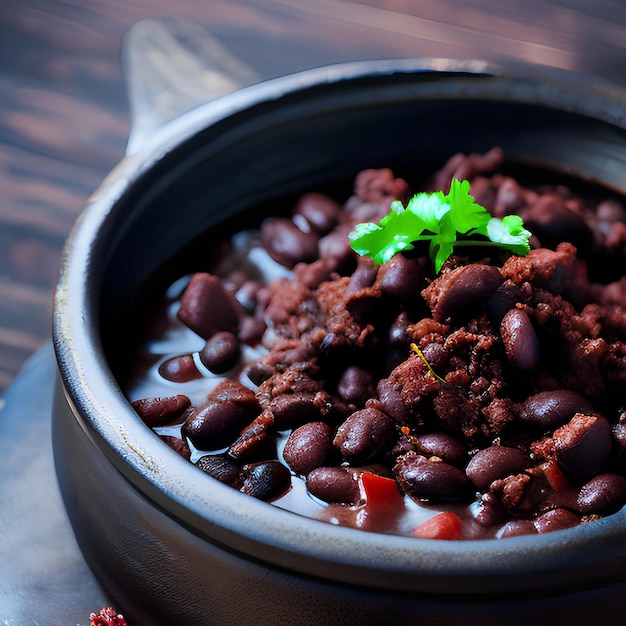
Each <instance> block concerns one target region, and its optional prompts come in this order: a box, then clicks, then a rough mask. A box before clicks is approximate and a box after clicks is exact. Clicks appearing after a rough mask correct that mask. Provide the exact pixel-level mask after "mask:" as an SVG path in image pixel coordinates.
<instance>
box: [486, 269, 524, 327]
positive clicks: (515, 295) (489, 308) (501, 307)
mask: <svg viewBox="0 0 626 626" xmlns="http://www.w3.org/2000/svg"><path fill="white" fill-rule="evenodd" d="M521 299H522V290H521V288H520V286H519V285H517V284H515V283H514V282H512V281H511V280H506V281H505V282H503V283H502V284H501V285H500V286H499V287H498V288H497V289H496V291H495V293H494V294H493V295H492V296H491V297H490V298H489V300H487V302H486V303H485V311H486V312H487V314H488V315H489V319H491V320H492V321H493V322H494V323H496V324H498V325H499V324H500V322H501V321H502V318H503V317H504V316H505V315H506V313H508V311H510V310H511V309H514V308H515V305H516V304H517V303H518V302H520V301H521Z"/></svg>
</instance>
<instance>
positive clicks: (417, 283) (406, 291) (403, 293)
mask: <svg viewBox="0 0 626 626" xmlns="http://www.w3.org/2000/svg"><path fill="white" fill-rule="evenodd" d="M423 276H424V270H423V267H422V265H421V262H420V261H419V260H418V259H409V258H407V257H405V256H404V255H403V254H396V255H395V256H393V257H392V258H391V260H389V261H387V262H386V263H383V265H381V266H380V269H379V270H378V275H377V277H376V285H377V287H378V288H379V289H380V290H381V291H382V292H383V293H384V294H385V295H387V296H391V297H392V298H399V299H406V298H410V297H412V296H415V295H417V294H418V293H419V290H420V289H421V287H422V283H423Z"/></svg>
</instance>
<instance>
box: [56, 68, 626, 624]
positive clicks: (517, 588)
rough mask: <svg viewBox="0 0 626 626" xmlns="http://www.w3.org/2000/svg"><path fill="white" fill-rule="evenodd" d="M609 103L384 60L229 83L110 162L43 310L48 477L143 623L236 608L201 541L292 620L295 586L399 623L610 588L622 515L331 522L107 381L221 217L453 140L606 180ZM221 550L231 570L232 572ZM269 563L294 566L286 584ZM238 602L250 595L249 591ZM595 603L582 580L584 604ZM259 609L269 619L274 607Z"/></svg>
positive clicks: (274, 206) (605, 183) (620, 546)
mask: <svg viewBox="0 0 626 626" xmlns="http://www.w3.org/2000/svg"><path fill="white" fill-rule="evenodd" d="M424 68H426V71H422V70H424ZM625 119H626V100H625V99H624V98H623V97H622V96H619V95H618V96H616V95H615V94H614V93H612V92H611V90H610V89H608V90H605V89H601V88H595V87H591V86H589V85H586V84H579V83H573V84H569V83H567V82H565V83H564V82H562V81H561V80H552V79H550V78H545V77H542V78H541V79H536V78H529V77H522V78H510V77H506V76H497V75H492V74H491V73H489V72H488V71H486V70H481V71H476V70H475V66H472V65H471V64H466V67H464V66H463V64H456V65H455V64H449V65H448V66H441V64H440V66H439V67H437V68H435V67H433V64H432V63H430V66H429V62H425V61H422V60H409V61H395V62H387V61H386V62H380V63H370V64H350V65H346V66H341V67H334V68H326V69H322V70H315V71H312V72H307V73H305V74H303V75H300V76H295V77H288V78H286V79H280V80H277V81H272V82H270V83H266V84H262V85H258V86H254V87H251V88H248V89H245V90H242V91H241V92H238V93H237V94H233V95H232V96H228V97H226V98H223V99H220V100H218V101H215V102H213V103H210V104H208V105H206V107H203V108H201V109H198V110H196V111H193V112H191V113H190V114H188V115H186V116H183V117H182V118H180V119H179V120H176V121H175V122H174V123H173V124H172V125H171V126H170V127H168V128H166V129H164V131H163V133H162V134H161V135H159V136H158V137H156V138H155V141H154V143H153V144H151V145H150V146H148V147H146V149H145V150H144V151H143V152H140V153H138V154H136V155H134V156H132V157H128V158H127V159H125V160H124V161H123V162H122V163H121V164H120V166H119V167H118V168H117V169H116V170H115V171H114V172H113V173H112V174H111V176H110V177H109V178H108V179H107V180H106V181H105V182H104V183H103V185H102V187H101V189H100V190H99V191H98V192H97V193H96V194H95V195H94V197H93V199H92V200H91V202H90V205H89V207H88V208H87V210H86V211H85V214H84V215H83V216H82V217H81V219H80V220H79V223H78V224H77V226H76V229H75V231H74V232H73V234H72V237H71V238H70V241H69V242H68V247H67V249H66V256H65V260H64V266H63V272H62V277H61V281H60V283H59V289H58V292H57V297H56V304H55V347H56V350H57V357H58V362H59V370H60V381H61V382H60V384H59V386H58V387H59V388H58V392H57V400H56V405H55V411H54V424H55V426H54V442H55V458H56V463H57V471H58V474H59V481H60V484H61V488H62V491H63V495H64V499H65V502H66V506H67V509H68V513H69V515H70V519H71V520H72V523H73V525H74V529H75V532H76V534H77V538H78V540H79V543H80V545H81V548H82V549H83V552H84V553H85V555H86V558H87V561H88V562H89V564H90V565H91V566H92V567H93V568H94V571H96V573H97V575H98V576H99V578H100V579H101V581H103V584H104V585H105V588H107V589H108V590H109V591H110V592H111V593H112V594H113V597H114V598H116V599H117V600H118V601H119V602H121V603H122V604H124V603H125V604H126V605H127V606H135V609H134V610H136V611H138V613H137V614H138V615H139V616H142V618H145V619H146V623H159V620H157V618H156V617H155V615H159V612H160V614H161V615H168V611H171V615H178V616H181V615H183V616H186V617H185V619H183V621H180V622H179V623H202V620H201V618H200V617H199V616H201V615H202V614H204V612H206V611H207V610H208V608H209V607H213V608H215V606H216V605H219V606H222V605H220V599H219V598H223V600H222V602H227V604H226V605H224V606H228V611H230V615H231V617H232V619H233V620H234V621H232V622H231V623H237V622H238V620H239V619H240V618H241V615H242V610H239V612H238V609H236V608H234V607H236V606H237V604H238V603H237V602H236V601H234V600H232V599H230V600H228V601H227V599H226V598H225V592H224V590H223V589H222V588H221V586H220V585H218V587H219V589H220V591H219V593H218V591H215V592H214V593H213V595H211V592H209V591H207V592H206V596H207V597H206V599H205V598H204V596H203V599H201V600H199V599H198V598H196V597H195V595H194V594H193V593H192V594H190V593H189V589H190V588H191V586H192V585H193V584H198V581H199V580H201V579H202V577H205V578H206V577H207V576H209V577H211V573H210V569H211V565H210V563H211V562H212V561H211V559H212V558H213V559H214V558H217V557H215V554H214V553H215V552H216V551H217V552H220V551H222V552H223V554H222V556H220V557H219V558H220V559H222V561H223V560H224V559H226V560H228V559H230V560H236V561H237V563H239V561H241V563H243V565H242V566H243V567H244V568H247V573H246V575H245V576H244V578H243V580H247V584H254V585H257V587H258V586H259V585H260V586H263V585H264V584H265V582H264V579H265V577H266V576H267V575H268V574H267V572H271V574H269V575H270V576H274V577H276V580H277V583H276V590H275V591H271V592H268V593H269V595H268V596H267V597H268V598H269V603H270V606H274V609H275V610H278V612H279V614H280V615H285V616H286V615H289V614H290V611H291V612H292V613H291V616H292V617H294V616H295V615H296V614H297V611H298V610H299V609H298V608H297V603H298V602H302V603H303V604H302V606H307V607H313V606H315V605H316V604H317V603H318V602H319V598H324V597H326V598H331V597H332V602H331V605H332V606H333V607H334V608H333V609H332V611H331V612H330V613H328V612H326V613H324V612H323V613H322V614H321V617H320V620H321V621H320V623H324V622H328V623H332V620H330V619H329V615H333V616H335V617H337V616H344V617H345V615H346V614H347V613H346V612H347V611H353V610H354V607H355V606H357V605H361V604H362V605H363V607H366V608H364V609H363V612H362V620H365V621H363V623H366V622H368V620H369V618H371V617H373V616H380V615H382V614H394V611H397V612H396V613H395V616H396V618H405V617H407V616H409V615H413V614H414V613H415V612H416V611H418V610H420V611H422V612H423V611H428V610H429V609H428V607H429V606H431V608H432V607H435V605H436V606H437V607H438V609H437V610H440V609H441V606H440V605H439V604H438V603H439V602H440V601H441V603H444V604H445V603H448V604H449V601H450V599H451V598H452V597H454V598H455V600H454V602H456V603H457V604H458V603H459V602H460V603H461V604H458V606H457V608H449V609H448V613H449V614H450V615H452V614H457V616H458V617H459V619H461V618H462V616H463V615H465V616H467V612H466V611H467V606H468V605H467V604H464V603H466V602H469V603H470V604H471V603H474V604H473V605H472V606H474V608H475V609H477V610H478V609H480V605H481V603H482V604H484V602H485V601H486V600H485V599H484V598H483V599H482V600H478V601H476V600H475V599H474V600H471V599H470V596H468V595H467V594H478V596H477V597H480V596H484V597H486V598H489V597H491V600H493V594H502V596H501V598H500V599H499V600H498V602H500V601H504V600H503V598H504V597H505V596H508V597H511V598H513V599H515V600H520V599H527V597H528V594H530V593H532V594H533V595H534V597H535V598H540V597H542V596H544V595H548V596H550V595H557V596H558V595H560V594H570V593H571V592H572V591H573V590H583V589H584V590H586V592H589V590H590V589H592V588H595V587H600V588H605V589H606V585H609V584H610V585H619V586H620V588H621V586H622V584H623V582H624V581H626V575H625V574H624V573H623V572H624V571H626V570H625V566H626V519H625V513H624V512H623V511H621V512H620V513H618V514H616V515H614V516H612V517H611V518H607V519H605V520H601V521H599V522H594V524H591V525H588V526H587V527H584V528H583V527H579V528H576V529H572V530H568V531H558V532H556V533H551V534H550V535H552V536H550V535H545V536H541V537H533V538H514V539H507V540H501V541H498V542H496V541H491V542H489V541H488V542H464V543H463V544H462V545H458V544H455V543H453V542H440V541H423V540H415V539H413V540H407V539H403V538H398V537H393V538H392V537H384V536H378V535H373V534H371V533H366V532H363V531H355V530H351V529H338V528H335V527H332V526H331V525H328V524H324V523H321V522H316V521H314V520H307V519H303V518H300V517H299V516H297V515H295V514H291V513H286V512H283V511H279V510H277V509H276V508H275V507H272V505H268V504H265V503H262V502H257V501H254V500H253V499H251V498H249V497H247V496H244V495H242V494H239V493H237V492H233V490H230V489H229V488H226V487H224V486H223V485H220V484H219V483H217V482H216V481H213V480H212V479H210V478H208V477H206V476H205V475H203V474H201V473H200V472H198V471H197V470H196V469H195V468H193V467H192V466H191V464H189V463H187V462H185V461H183V460H182V459H180V458H178V457H177V455H176V454H175V453H173V452H172V451H171V450H169V449H168V448H167V446H165V444H163V443H162V442H160V441H159V440H158V439H157V437H155V436H154V435H153V434H152V433H151V432H150V431H149V429H147V428H146V427H145V426H144V425H143V424H142V423H141V422H140V420H139V419H138V418H137V416H136V415H134V413H133V411H132V410H131V409H130V407H129V406H128V403H127V402H126V401H125V399H124V397H123V394H122V393H121V391H120V388H119V386H118V383H117V381H118V380H122V379H123V378H124V376H125V373H126V367H127V364H128V355H129V350H130V349H131V348H132V345H133V344H134V343H135V342H136V341H137V338H138V336H139V333H140V327H141V323H142V319H143V317H142V316H143V313H144V311H145V309H146V307H147V306H148V304H149V303H150V298H151V295H152V294H157V293H158V292H159V291H160V290H161V289H163V288H164V287H165V286H166V285H167V284H168V283H169V282H170V281H171V280H172V279H173V278H175V277H176V276H179V275H181V274H183V273H185V272H188V271H192V270H194V269H197V268H198V267H199V266H204V265H206V264H207V260H208V259H210V258H211V255H212V254H215V253H216V251H215V246H214V243H215V241H217V239H218V236H219V234H220V233H222V232H227V231H230V230H232V229H234V228H239V227H241V226H242V225H243V224H248V223H254V222H255V221H257V222H258V220H259V219H260V217H261V216H262V215H263V214H264V211H266V210H268V211H269V210H273V211H275V210H278V211H280V210H286V207H287V206H289V201H290V199H292V198H294V197H295V196H296V195H297V194H298V193H300V192H303V191H308V190H311V189H324V190H329V191H330V192H332V193H334V194H336V195H337V196H338V197H339V198H342V197H344V198H345V197H346V196H347V194H348V193H349V184H350V183H349V181H350V180H351V179H352V178H353V177H354V175H355V174H356V173H357V172H358V171H359V170H361V169H364V168H369V167H391V168H393V169H394V170H396V172H397V173H398V174H399V175H402V176H404V177H406V178H407V179H408V180H409V181H414V182H419V181H420V180H421V179H422V178H423V177H425V175H426V174H428V173H429V172H431V171H433V170H434V169H436V168H437V167H439V166H440V165H442V164H443V163H444V162H445V161H446V159H447V158H448V157H449V156H451V155H452V154H454V153H456V152H467V153H472V152H478V153H480V152H486V151H487V150H489V149H490V148H492V147H493V146H496V145H497V146H500V147H501V148H502V149H503V151H504V154H505V156H506V166H505V167H506V168H509V170H510V171H511V172H516V173H518V172H519V173H520V174H521V175H523V176H526V177H529V178H534V179H539V180H546V181H548V180H550V179H551V177H552V175H553V174H555V173H558V175H559V176H560V179H561V180H566V181H569V180H570V177H574V179H575V180H577V181H578V183H577V184H580V185H582V186H584V187H586V188H588V189H590V190H591V191H594V190H596V188H597V186H598V185H600V186H602V187H604V189H605V191H607V192H608V193H609V194H616V195H622V196H623V195H624V194H625V193H626V179H625V178H624V172H626V122H625V121H624V120H625ZM207 231H208V234H207ZM129 535H130V537H131V538H130V539H129V538H128V537H129ZM207 551H208V553H210V555H209V556H207V554H206V553H207ZM148 554H149V556H148ZM224 554H225V555H227V556H223V555H224ZM142 555H143V557H145V558H144V560H143V562H141V558H142ZM211 555H213V556H211ZM201 557H204V558H206V559H207V561H206V563H204V564H203V563H201V562H199V560H200V559H201ZM168 558H169V560H170V561H169V562H170V566H171V567H166V565H165V564H164V559H165V561H167V559H168ZM183 559H185V560H186V563H185V565H184V566H181V565H180V563H181V560H183ZM172 563H173V564H174V565H171V564H172ZM207 563H208V564H209V565H207ZM233 563H234V561H233V562H230V561H229V565H228V567H227V568H226V570H227V571H228V572H229V574H228V575H227V576H234V575H233V571H235V570H238V568H240V565H239V564H233ZM207 568H208V571H207ZM259 568H261V569H259ZM264 568H267V569H264ZM257 570H258V571H257ZM216 571H217V569H216ZM264 572H265V573H264ZM284 576H287V577H288V578H289V577H291V576H295V577H296V578H297V580H298V583H297V584H296V585H295V587H296V588H297V589H299V591H298V592H297V593H294V584H293V583H292V582H289V581H288V582H287V583H285V579H284V578H283V577H284ZM147 579H149V581H148V582H146V580H147ZM177 581H178V582H177ZM230 581H231V583H232V584H242V579H236V577H233V578H231V579H230ZM215 584H217V583H215ZM283 584H284V585H285V587H284V588H283ZM221 585H222V586H224V585H226V578H224V579H223V581H222V583H221ZM265 586H268V585H266V584H265ZM218 587H216V589H217V588H218ZM359 589H361V590H362V589H369V590H373V591H372V593H370V592H365V593H364V594H363V592H362V591H359ZM279 593H282V594H283V595H284V597H283V598H282V599H280V600H279V599H278V594H279ZM425 593H426V594H434V596H430V598H429V597H426V596H423V595H420V594H425ZM594 593H595V592H594ZM602 593H604V592H602ZM163 594H165V595H166V596H167V599H166V600H163V599H162V596H163ZM181 594H182V595H181ZM290 594H292V595H290ZM377 594H382V595H377ZM226 595H227V594H226ZM172 596H176V599H173V597H172ZM191 597H193V601H192V600H191V599H190V598H191ZM249 597H250V598H251V599H252V600H253V602H257V604H259V603H262V602H261V600H258V601H257V600H255V598H257V599H258V597H259V593H258V592H257V591H254V592H253V593H252V592H251V593H250V594H249ZM260 597H262V594H261V596H260ZM305 597H306V598H308V600H306V601H305V600H303V598H305ZM433 597H439V598H440V599H439V600H436V601H435V600H433ZM441 598H443V599H441ZM596 599H597V596H596V595H592V596H589V597H588V599H587V603H588V605H589V606H591V604H592V601H593V602H595V600H596ZM537 601H538V602H540V600H537ZM168 602H169V605H167V603H168ZM475 602H478V604H476V603H475ZM272 603H273V604H272ZM342 603H343V604H344V606H343V607H342V608H341V609H340V608H338V607H339V605H341V604H342ZM390 603H391V604H390ZM148 604H150V606H151V608H150V609H145V611H144V609H137V608H136V607H137V606H138V605H144V606H147V605H148ZM453 604H454V603H453ZM166 605H167V606H170V608H168V609H165V608H164V607H165V606H166ZM368 606H369V607H370V609H371V610H372V612H371V614H370V613H369V609H367V607H368ZM390 606H395V607H403V608H401V609H393V610H391V609H390V608H389V607H390ZM449 606H450V607H452V605H449ZM171 607H174V608H171ZM276 607H278V609H277V608H276ZM420 607H421V608H420ZM222 608H223V607H222ZM257 608H258V607H257ZM504 608H505V609H506V606H505V607H504ZM224 610H226V609H224ZM503 610H504V609H503ZM506 610H508V609H506ZM555 610H556V609H555ZM247 611H248V612H247V613H245V614H246V615H250V609H247ZM294 611H295V612H294ZM390 611H391V613H390ZM385 612H386V613H385ZM464 612H465V613H464ZM148 615H150V616H151V617H149V618H148ZM258 615H260V616H261V617H263V616H265V617H267V620H268V622H269V621H270V619H271V618H270V613H269V609H268V610H267V611H266V613H259V614H258ZM324 616H326V617H324ZM261 617H258V616H257V618H258V619H261ZM265 617H263V619H261V621H263V620H264V618H265ZM168 619H169V618H168ZM241 619H242V620H243V618H241ZM152 620H155V621H154V622H153V621H152ZM216 621H217V623H221V622H220V620H219V619H217V620H216ZM163 623H166V622H163ZM242 623H243V621H242ZM257 623H261V622H257ZM291 623H294V622H293V621H291ZM335 623H336V622H335ZM368 623H370V622H368ZM371 623H375V622H371ZM494 623H496V622H494Z"/></svg>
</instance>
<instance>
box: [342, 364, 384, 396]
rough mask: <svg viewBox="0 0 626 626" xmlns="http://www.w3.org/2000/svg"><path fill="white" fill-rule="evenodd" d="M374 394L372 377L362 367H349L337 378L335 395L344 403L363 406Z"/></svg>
mask: <svg viewBox="0 0 626 626" xmlns="http://www.w3.org/2000/svg"><path fill="white" fill-rule="evenodd" d="M374 392H375V388H374V376H373V374H372V373H371V372H370V371H369V370H367V369H365V368H363V367H359V366H358V365H351V366H349V367H347V368H346V369H345V370H344V371H343V372H342V374H341V376H340V377H339V382H338V383H337V394H338V395H339V397H340V398H341V399H342V400H344V401H345V402H351V403H354V404H356V405H363V404H365V402H366V400H367V399H368V398H371V397H372V396H373V395H374Z"/></svg>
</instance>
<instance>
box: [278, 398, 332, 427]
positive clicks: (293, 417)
mask: <svg viewBox="0 0 626 626" xmlns="http://www.w3.org/2000/svg"><path fill="white" fill-rule="evenodd" d="M268 409H269V410H270V411H271V413H272V415H273V416H274V422H275V424H276V428H277V429H278V430H286V429H287V428H296V427H298V426H300V425H302V424H303V423H304V422H308V421H311V420H318V419H319V418H320V410H319V407H318V405H317V402H316V398H315V394H313V393H294V394H289V393H285V394H281V395H279V396H276V397H275V398H273V399H272V401H271V402H270V404H269V406H268Z"/></svg>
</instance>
